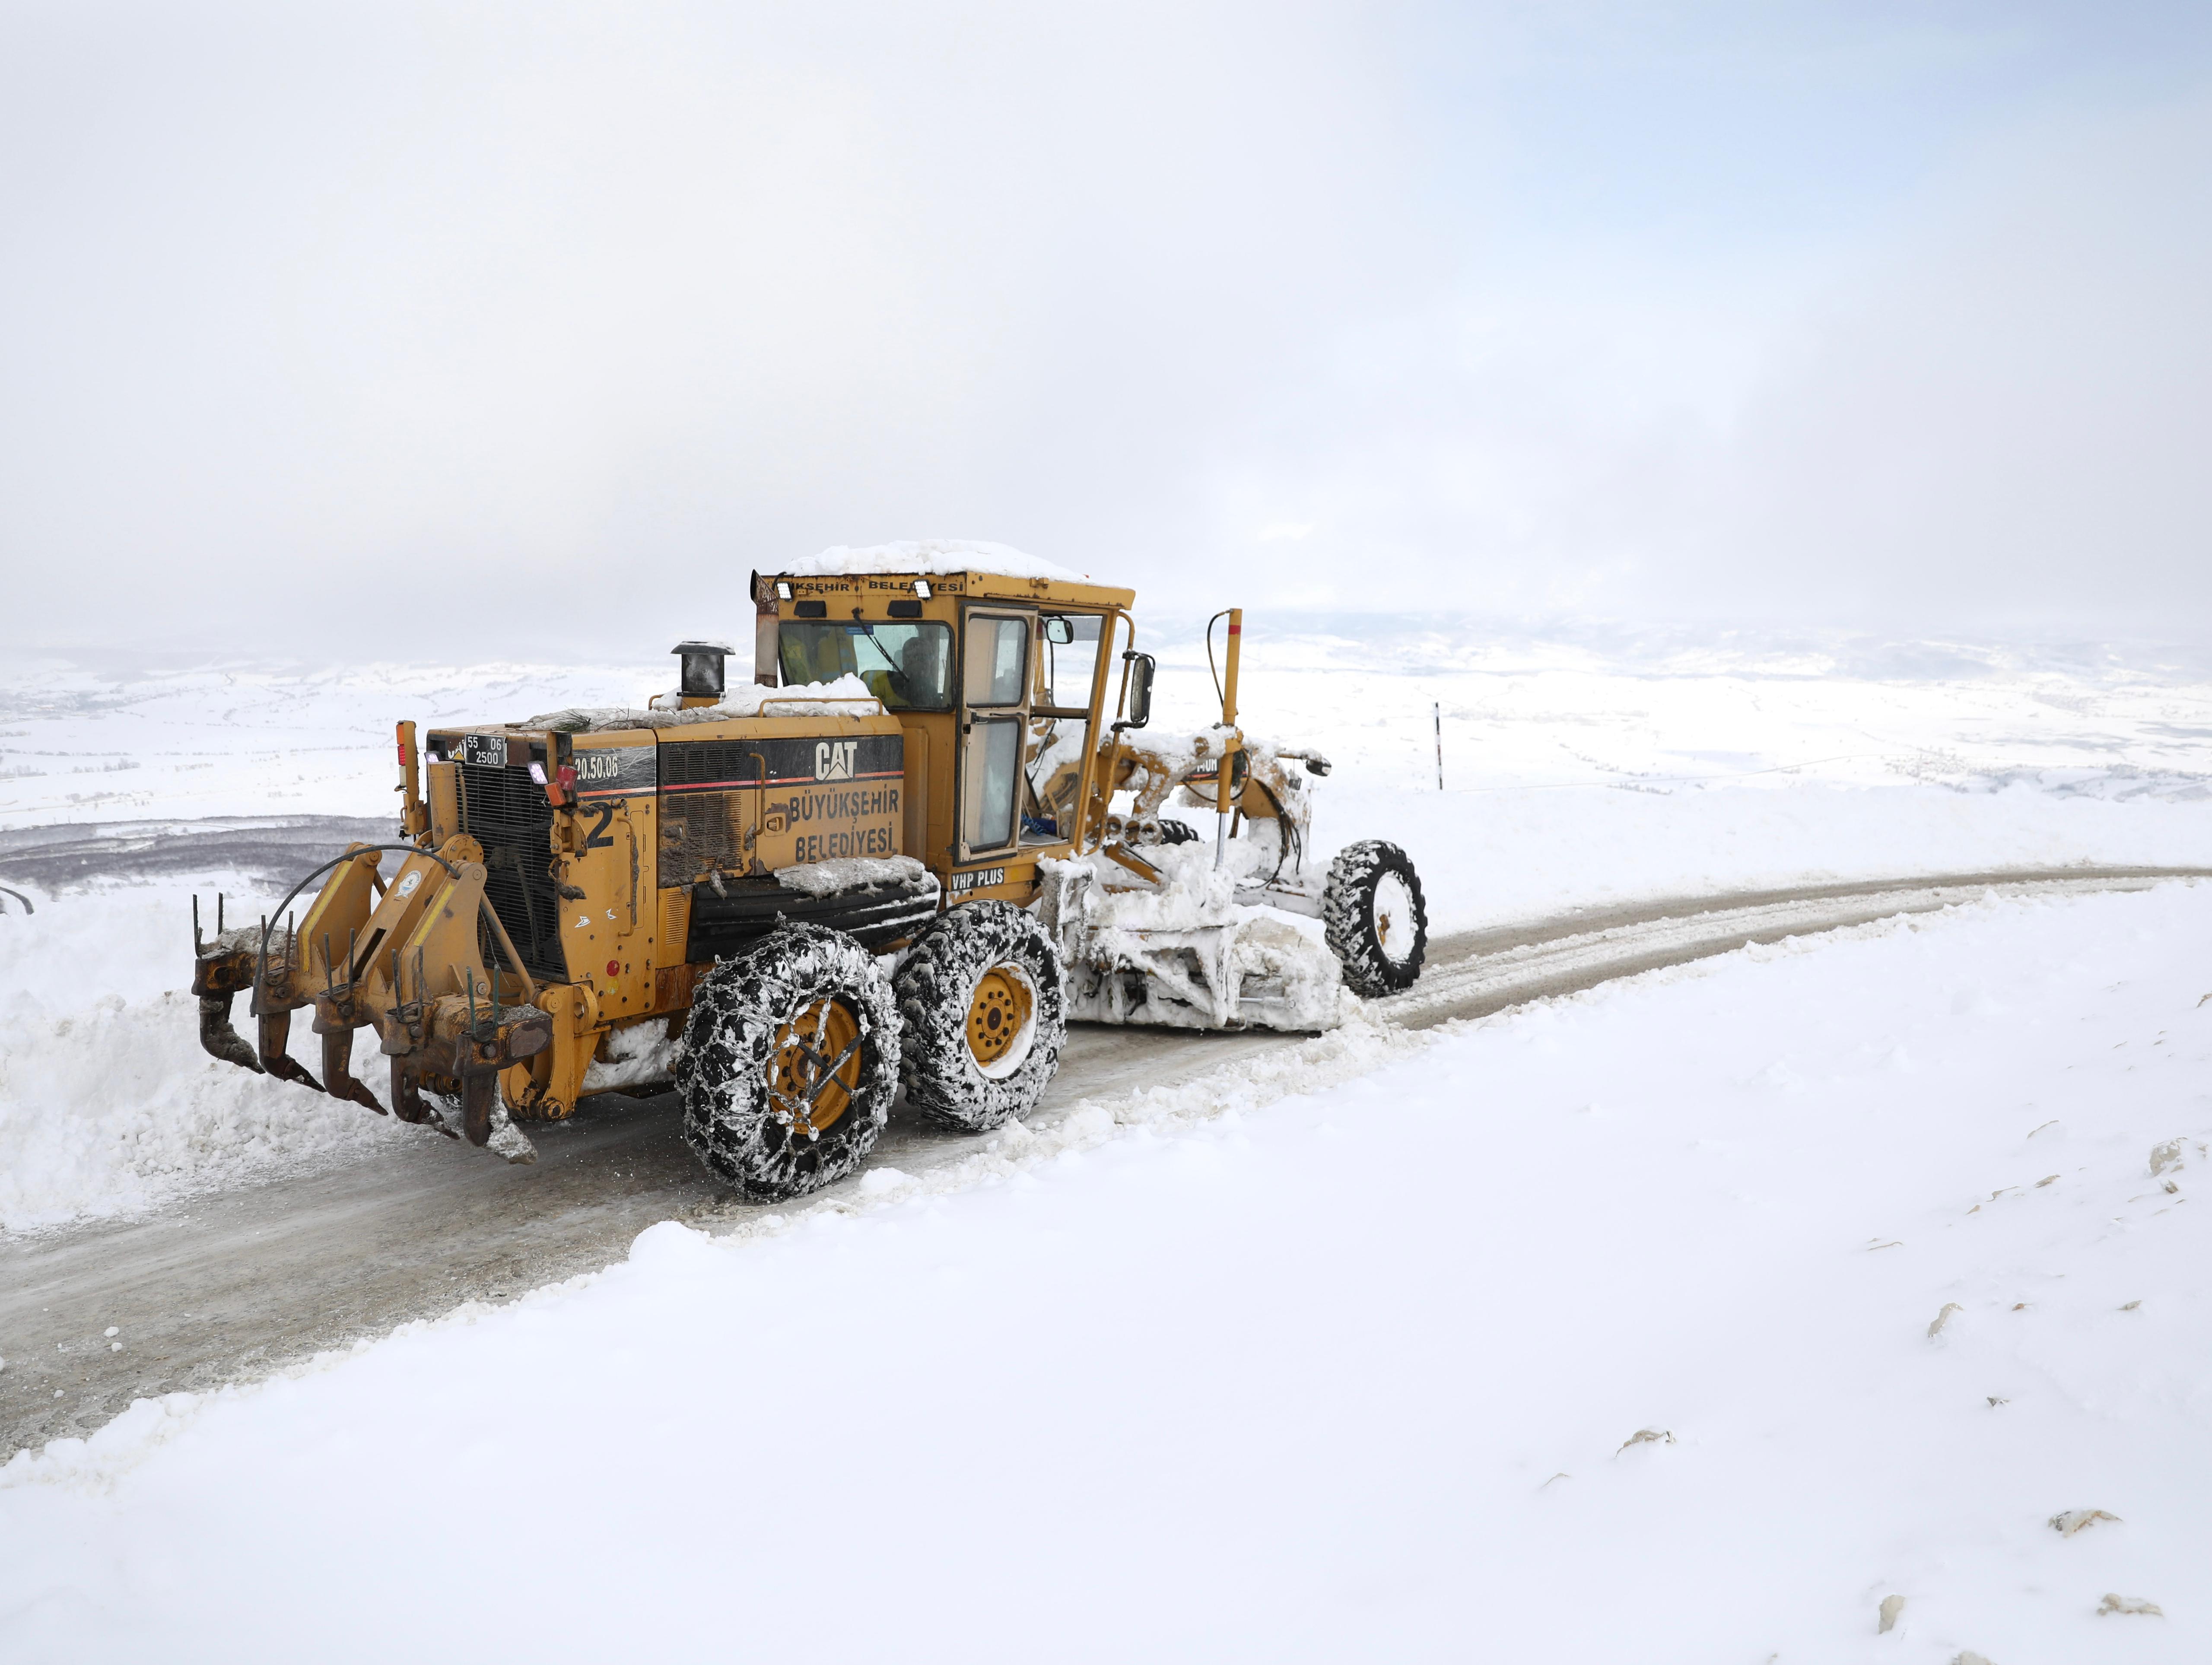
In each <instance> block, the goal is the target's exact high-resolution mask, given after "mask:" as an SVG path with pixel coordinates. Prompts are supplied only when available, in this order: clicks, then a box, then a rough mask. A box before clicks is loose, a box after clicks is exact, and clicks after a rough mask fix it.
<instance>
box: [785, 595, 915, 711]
mask: <svg viewBox="0 0 2212 1665" xmlns="http://www.w3.org/2000/svg"><path fill="white" fill-rule="evenodd" d="M778 653H779V655H780V657H781V659H782V663H783V683H784V686H785V687H787V688H789V687H793V686H796V685H798V684H801V683H810V682H834V681H836V679H837V678H839V677H845V676H853V677H858V678H860V680H861V681H862V682H864V683H866V684H867V685H868V691H869V692H870V693H872V694H873V695H874V696H876V697H877V698H878V699H879V700H881V701H882V702H884V707H885V708H887V709H889V710H892V711H949V710H951V708H952V627H951V625H949V624H935V623H918V624H908V623H882V622H880V621H878V622H876V623H869V622H868V621H866V620H864V619H854V620H852V621H850V622H846V623H817V622H816V621H814V620H811V619H788V618H787V619H786V620H784V621H783V625H782V629H781V643H780V646H779V648H778Z"/></svg>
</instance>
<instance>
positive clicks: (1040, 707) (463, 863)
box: [193, 544, 1426, 1198]
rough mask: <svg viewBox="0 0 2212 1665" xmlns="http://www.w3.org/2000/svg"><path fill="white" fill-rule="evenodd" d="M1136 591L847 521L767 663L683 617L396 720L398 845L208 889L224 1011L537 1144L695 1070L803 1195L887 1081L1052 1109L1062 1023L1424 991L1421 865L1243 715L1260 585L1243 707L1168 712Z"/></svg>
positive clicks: (225, 1024) (409, 1106)
mask: <svg viewBox="0 0 2212 1665" xmlns="http://www.w3.org/2000/svg"><path fill="white" fill-rule="evenodd" d="M1134 599H1135V597H1134V594H1133V592H1131V591H1128V590H1126V589H1117V588H1114V587H1112V586H1105V585H1098V584H1093V583H1090V582H1088V581H1085V580H1079V579H1078V578H1076V577H1074V576H1073V574H1060V573H1059V572H1058V571H1057V570H1056V569H1051V568H1044V567H1043V566H1042V563H1038V562H1030V561H1029V560H1028V559H1027V558H1026V557H1020V556H1016V555H1015V554H1014V552H1012V551H1007V550H1001V549H1000V548H999V546H994V545H943V544H935V545H931V544H923V545H890V546H887V548H886V550H875V551H857V552H855V551H845V550H834V551H831V552H830V553H829V556H823V557H817V559H816V560H815V561H813V562H807V563H804V564H803V565H801V566H799V567H797V568H793V569H792V570H790V571H787V572H783V573H775V574H756V575H755V576H754V579H753V601H754V608H755V618H756V634H755V642H754V665H755V680H754V682H753V683H752V684H749V685H743V686H738V687H734V688H732V687H728V686H726V684H725V679H724V671H725V664H726V659H727V658H728V656H729V654H730V653H731V651H732V650H731V649H730V648H729V647H727V646H726V644H724V643H720V642H709V641H687V642H684V643H683V644H682V645H681V646H680V647H678V648H677V650H676V652H677V653H678V655H679V656H680V660H681V667H682V668H681V672H680V678H679V686H678V690H676V691H675V692H674V693H673V694H671V695H665V696H659V698H657V699H655V700H653V702H651V705H650V707H649V708H647V709H642V710H633V709H617V710H580V709H570V710H561V711H554V712H549V713H545V714H540V715H538V716H533V717H530V718H527V719H526V720H521V721H518V722H511V723H489V722H488V723H481V724H475V725H468V726H453V727H450V728H448V727H440V728H435V729H432V730H430V731H429V732H427V733H422V734H420V735H418V733H417V732H416V725H414V724H413V723H410V722H402V723H400V724H399V725H398V762H399V769H400V774H401V782H400V786H399V788H398V790H399V792H400V793H402V794H403V808H402V811H401V815H400V826H399V835H400V836H399V839H398V841H397V842H393V843H390V844H374V845H355V846H353V847H352V848H349V849H348V850H347V851H346V852H345V853H344V854H342V855H340V856H338V857H337V858H336V859H335V860H332V861H331V862H328V863H325V865H324V866H323V867H321V868H319V869H318V870H316V872H313V873H310V874H308V875H307V877H306V878H303V879H302V880H301V882H300V884H298V885H295V887H294V890H293V892H292V894H291V896H288V897H286V898H285V900H284V901H283V902H281V903H280V904H279V905H278V907H277V908H276V912H275V913H274V914H273V915H269V916H267V917H265V918H264V919H262V920H260V921H258V922H256V923H255V924H252V925H248V926H240V927H229V928H226V927H225V923H224V921H223V919H222V908H221V906H220V902H219V904H218V909H217V917H216V933H215V934H214V936H213V937H212V938H211V939H205V940H203V939H202V938H201V935H200V927H199V920H198V908H197V902H195V904H194V927H193V944H194V949H195V955H196V963H195V972H194V978H193V992H194V993H195V994H197V995H198V996H199V1001H200V1036H201V1041H202V1043H203V1044H204V1046H205V1048H206V1049H207V1050H208V1051H209V1052H210V1054H213V1055H214V1056H216V1057H217V1058H219V1059H223V1060H228V1061H229V1062H231V1063H234V1064H238V1065H240V1066H244V1067H246V1068H247V1069H251V1070H256V1071H264V1072H266V1073H270V1074H271V1075H275V1076H276V1077H279V1078H280V1079H286V1080H290V1081H295V1082H297V1083H299V1084H301V1085H303V1086H307V1087H311V1088H314V1089H316V1090H317V1091H324V1092H327V1093H329V1094H331V1096H333V1097H341V1098H347V1099H350V1100H353V1101H354V1102H356V1103H360V1104H362V1105H363V1106H365V1107H367V1108H368V1109H373V1110H375V1111H378V1112H379V1113H380V1114H381V1113H382V1112H383V1111H384V1109H385V1106H384V1105H383V1104H382V1103H380V1101H379V1100H378V1098H377V1097H376V1095H375V1093H374V1091H373V1090H372V1089H371V1088H370V1087H369V1085H368V1084H367V1083H365V1082H363V1081H362V1080H361V1079H357V1078H356V1076H355V1074H354V1072H353V1066H352V1060H353V1057H354V1052H355V1042H356V1034H357V1032H358V1031H360V1030H363V1029H368V1030H371V1031H373V1032H374V1036H375V1037H376V1039H377V1041H378V1043H379V1048H378V1049H379V1052H380V1054H381V1055H382V1056H383V1057H384V1058H386V1060H388V1061H389V1072H390V1079H389V1094H390V1098H391V1109H392V1113H394V1114H396V1115H398V1116H400V1117H401V1118H403V1119H404V1120H406V1121H416V1122H427V1123H429V1124H431V1125H433V1126H435V1127H438V1128H439V1129H440V1130H441V1131H444V1132H447V1133H450V1134H453V1135H454V1136H456V1137H459V1138H465V1139H468V1140H469V1141H470V1142H471V1143H473V1144H477V1145H489V1146H490V1147H491V1148H492V1149H494V1150H495V1151H497V1152H499V1153H501V1155H503V1156H506V1157H507V1158H508V1159H509V1160H511V1161H528V1160H530V1159H532V1156H533V1155H534V1151H533V1147H532V1145H531V1142H530V1140H529V1139H528V1137H527V1135H526V1133H524V1131H523V1128H524V1127H525V1126H526V1124H528V1123H529V1122H531V1121H546V1120H557V1119H560V1118H562V1117H565V1116H567V1115H568V1114H569V1113H570V1112H571V1111H572V1110H573V1109H574V1108H575V1106H576V1104H577V1103H578V1102H579V1101H580V1100H581V1099H583V1098H585V1097H588V1096H590V1095H592V1094H593V1093H599V1092H605V1091H620V1090H625V1089H635V1088H641V1087H647V1086H648V1085H659V1084H665V1083H668V1082H671V1081H672V1082H673V1083H674V1085H675V1086H676V1089H677V1091H678V1092H679V1093H680V1095H681V1096H682V1101H683V1105H684V1128H685V1133H686V1136H687V1138H688V1139H690V1143H691V1145H692V1147H693V1148H694V1150H695V1151H696V1152H697V1153H698V1155H699V1156H700V1158H701V1159H702V1161H703V1162H704V1163H705V1164H707V1166H708V1168H709V1169H710V1170H713V1171H714V1173H716V1174H717V1175H719V1176H720V1177H721V1178H723V1179H724V1180H725V1181H726V1182H729V1183H731V1184H732V1185H733V1186H735V1187H737V1188H738V1189H739V1190H741V1191H742V1192H744V1194H748V1195H750V1196H754V1197H759V1198H779V1197H787V1196H792V1195H796V1194H800V1193H803V1192H805V1191H809V1190H811V1189H814V1188H817V1187H819V1186H822V1185H824V1184H828V1183H829V1182H832V1181H834V1180H836V1179H837V1178H839V1177H842V1176H844V1175H845V1174H848V1173H849V1172H851V1171H852V1170H854V1168H856V1167H858V1166H859V1165H860V1163H861V1162H862V1161H863V1160H864V1159H865V1158H866V1154H867V1152H868V1150H869V1149H870V1147H871V1146H872V1145H873V1144H874V1143H875V1140H876V1139H877V1137H878V1135H879V1134H880V1133H881V1132H882V1130H883V1127H884V1124H885V1122H886V1121H887V1120H888V1118H889V1115H890V1109H891V1105H892V1102H893V1100H894V1098H895V1097H896V1096H897V1095H898V1093H899V1092H900V1091H901V1090H903V1092H904V1095H905V1101H906V1103H907V1104H908V1107H909V1108H910V1109H912V1110H913V1111H914V1112H915V1113H916V1114H918V1115H921V1116H923V1117H925V1118H927V1119H929V1120H931V1121H935V1122H937V1123H939V1124H940V1125H943V1126H945V1127H950V1128H953V1129H957V1130H962V1131H967V1132H981V1131H983V1130H985V1129H987V1128H990V1127H995V1126H998V1125H1000V1123H1002V1122H1004V1121H1006V1119H1007V1118H1008V1117H1010V1116H1016V1115H1022V1114H1024V1113H1025V1112H1026V1111H1028V1110H1029V1109H1030V1108H1031V1107H1033V1106H1034V1105H1035V1104H1036V1102H1037V1100H1038V1097H1040V1095H1042V1092H1043V1091H1044V1089H1045V1087H1046V1085H1047V1084H1048V1082H1049V1081H1050V1080H1051V1079H1052V1076H1053V1073H1054V1070H1055V1069H1056V1068H1057V1066H1058V1064H1059V1060H1060V1050H1061V1047H1062V1045H1063V1042H1064V1041H1065V1037H1066V1025H1067V1023H1068V1021H1069V1020H1070V1019H1071V1018H1074V1019H1077V1020H1088V1021H1097V1022H1107V1023H1157V1024H1176V1025H1180V1026H1183V1027H1194V1028H1239V1027H1244V1026H1248V1025H1251V1024H1263V1025H1268V1026H1273V1027H1276V1028H1283V1029H1291V1030H1316V1029H1325V1028H1328V1027H1330V1026H1331V1025H1333V1024H1335V1023H1337V1022H1339V1021H1340V1020H1341V1019H1342V1018H1343V1017H1344V1016H1345V1015H1346V1012H1348V1011H1349V1010H1350V1009H1351V1007H1352V1005H1353V1004H1354V1003H1356V998H1357V997H1358V995H1363V994H1364V995H1375V994H1387V993H1389V992H1391V991H1393V990H1395V989H1399V988H1403V987H1407V986H1409V985H1410V984H1411V983H1412V982H1413V980H1414V978H1415V977H1416V976H1418V975H1419V970H1420V965H1421V959H1422V955H1423V951H1424V946H1425V940H1426V920H1425V909H1424V904H1423V901H1422V896H1421V890H1420V885H1419V880H1418V878H1416V877H1415V875H1414V873H1413V867H1412V866H1411V864H1410V863H1409V862H1408V861H1407V859H1406V856H1405V854H1404V853H1403V852H1402V851H1401V850H1399V849H1398V848H1396V847H1395V845H1390V844H1385V843H1381V842H1368V843H1362V844H1356V845H1353V846H1352V847H1350V848H1347V849H1346V850H1345V851H1343V852H1342V853H1340V854H1339V855H1338V856H1337V857H1336V859H1335V860H1334V862H1333V863H1332V864H1331V866H1330V867H1329V869H1328V872H1327V874H1326V876H1322V875H1321V874H1319V873H1317V872H1315V871H1314V870H1313V869H1312V868H1311V867H1310V865H1309V863H1308V860H1307V839H1308V832H1309V829H1310V820H1311V808H1310V797H1309V791H1310V780H1311V777H1313V776H1316V775H1326V774H1327V773H1328V762H1327V760H1326V759H1324V758H1322V757H1320V756H1319V755H1318V754H1316V753H1313V752H1310V751H1298V750H1284V749H1281V748H1278V747H1275V746H1272V745H1268V744H1263V743H1261V742H1257V741H1255V740H1252V739H1249V738H1247V737H1246V736H1245V735H1244V734H1243V731H1242V730H1241V729H1240V728H1238V726H1237V663H1238V653H1239V648H1240V646H1241V630H1242V617H1241V614H1240V613H1238V612H1237V611H1233V610H1232V611H1229V612H1227V613H1226V614H1223V615H1217V616H1216V619H1215V623H1216V624H1219V623H1222V621H1223V620H1225V621H1226V626H1227V628H1226V634H1225V659H1224V660H1223V662H1222V665H1221V666H1220V669H1219V672H1218V677H1217V685H1218V693H1219V696H1220V702H1221V715H1220V721H1219V723H1218V725H1216V726H1213V727H1212V728H1210V729H1208V730H1207V731H1206V732H1204V733H1200V734H1198V735H1194V736H1191V737H1188V738H1184V739H1179V740H1177V741H1175V742H1173V743H1166V744H1163V743H1158V742H1154V741H1148V740H1147V739H1146V738H1145V736H1144V735H1143V733H1142V731H1143V730H1145V729H1146V726H1147V725H1148V723H1149V720H1150V717H1151V710H1152V684H1153V675H1154V670H1155V664H1154V660H1153V659H1152V657H1151V656H1150V655H1148V654H1146V653H1139V652H1138V651H1137V650H1136V647H1135V627H1134V624H1133V621H1132V618H1131V615H1130V609H1131V606H1132V605H1133V602H1134ZM1212 642H1213V629H1212V627H1211V626H1210V627H1209V629H1208V633H1207V645H1208V651H1209V656H1211V654H1212ZM1177 805H1180V806H1183V807H1187V808H1190V809H1196V810H1200V811H1203V810H1207V809H1210V810H1212V811H1213V812H1214V814H1215V817H1216V823H1215V827H1214V829H1213V833H1214V836H1213V837H1212V839H1211V840H1210V841H1209V840H1207V839H1205V838H1203V837H1201V836H1200V835H1199V834H1197V833H1196V832H1195V831H1194V829H1192V828H1190V827H1189V826H1188V824H1187V823H1183V822H1181V821H1178V820H1176V819H1173V818H1169V817H1163V816H1162V815H1161V814H1160V811H1162V810H1163V809H1164V808H1169V807H1174V806H1177ZM395 853H396V854H398V856H399V858H400V860H398V864H397V866H396V869H395V870H394V871H392V872H390V873H388V874H387V873H386V872H385V871H384V868H383V865H382V864H383V858H384V857H385V856H386V854H395ZM317 879H320V880H321V881H322V882H321V884H320V886H319V889H318V890H316V892H315V894H314V896H313V900H312V901H310V902H307V906H306V908H305V909H304V911H303V912H301V911H296V910H295V908H294V906H293V904H294V903H295V902H296V901H297V900H298V899H299V898H300V897H301V896H302V895H303V894H304V893H305V892H306V891H307V889H308V887H309V886H310V885H311V884H314V882H315V881H316V880H317ZM1285 913H1289V914H1292V915H1301V914H1302V915H1310V916H1312V917H1313V918H1315V919H1316V920H1317V921H1319V922H1320V928H1319V929H1318V931H1316V929H1315V927H1312V926H1306V927H1303V928H1301V927H1299V926H1298V925H1297V924H1296V923H1294V922H1292V921H1288V920H1285V919H1284V918H1282V917H1281V915H1283V914H1285ZM1316 938H1319V939H1320V940H1316ZM1324 944H1325V946H1324ZM241 993H243V994H247V995H248V996H249V998H250V1004H251V1011H252V1018H253V1021H254V1025H255V1038H254V1041H253V1042H252V1043H251V1044H249V1043H248V1042H246V1040H245V1038H244V1037H243V1036H240V1034H239V1033H238V1031H237V1030H236V1029H235V1028H234V1026H233V1022H232V1016H231V1012H232V1002H233V1000H234V996H235V995H236V994H241ZM295 1012H307V1013H308V1014H310V1018H311V1028H312V1030H313V1033H315V1034H316V1035H319V1036H321V1037H322V1056H321V1060H320V1061H321V1078H320V1079H319V1080H318V1079H316V1077H315V1076H314V1075H313V1074H312V1073H310V1072H309V1071H308V1070H307V1068H305V1067H304V1066H302V1065H301V1064H300V1063H299V1062H298V1061H297V1060H295V1059H293V1058H292V1057H291V1056H290V1055H289V1050H288V1042H289V1030H290V1025H291V1021H292V1016H293V1014H294V1013H295Z"/></svg>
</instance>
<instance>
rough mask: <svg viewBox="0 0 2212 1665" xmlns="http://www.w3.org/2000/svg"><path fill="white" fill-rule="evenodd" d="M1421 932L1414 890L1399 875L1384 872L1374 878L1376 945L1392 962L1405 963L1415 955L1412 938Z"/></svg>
mask: <svg viewBox="0 0 2212 1665" xmlns="http://www.w3.org/2000/svg"><path fill="white" fill-rule="evenodd" d="M1418 935H1419V929H1418V927H1417V925H1416V922H1415V919H1414V914H1413V892H1412V891H1411V890H1407V888H1406V881H1405V880H1404V879H1402V878H1399V877H1398V875H1397V874H1395V873H1385V874H1383V876H1382V878H1378V879H1376V881H1375V942H1376V946H1377V947H1379V948H1380V949H1382V951H1383V957H1384V958H1385V959H1387V960H1389V962H1390V963H1391V964H1393V965H1403V964H1405V963H1406V962H1407V960H1409V959H1411V958H1413V941H1414V939H1415V938H1416V937H1417V936H1418Z"/></svg>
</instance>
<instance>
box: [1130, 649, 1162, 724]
mask: <svg viewBox="0 0 2212 1665" xmlns="http://www.w3.org/2000/svg"><path fill="white" fill-rule="evenodd" d="M1122 657H1123V658H1125V659H1127V660H1128V661H1129V714H1128V715H1127V717H1125V718H1123V719H1122V720H1121V727H1123V728H1142V727H1143V726H1145V725H1146V723H1148V722H1150V721H1152V672H1153V671H1156V670H1158V668H1159V667H1158V665H1156V664H1155V663H1154V662H1153V659H1152V655H1151V654H1150V653H1125V654H1123V655H1122Z"/></svg>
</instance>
